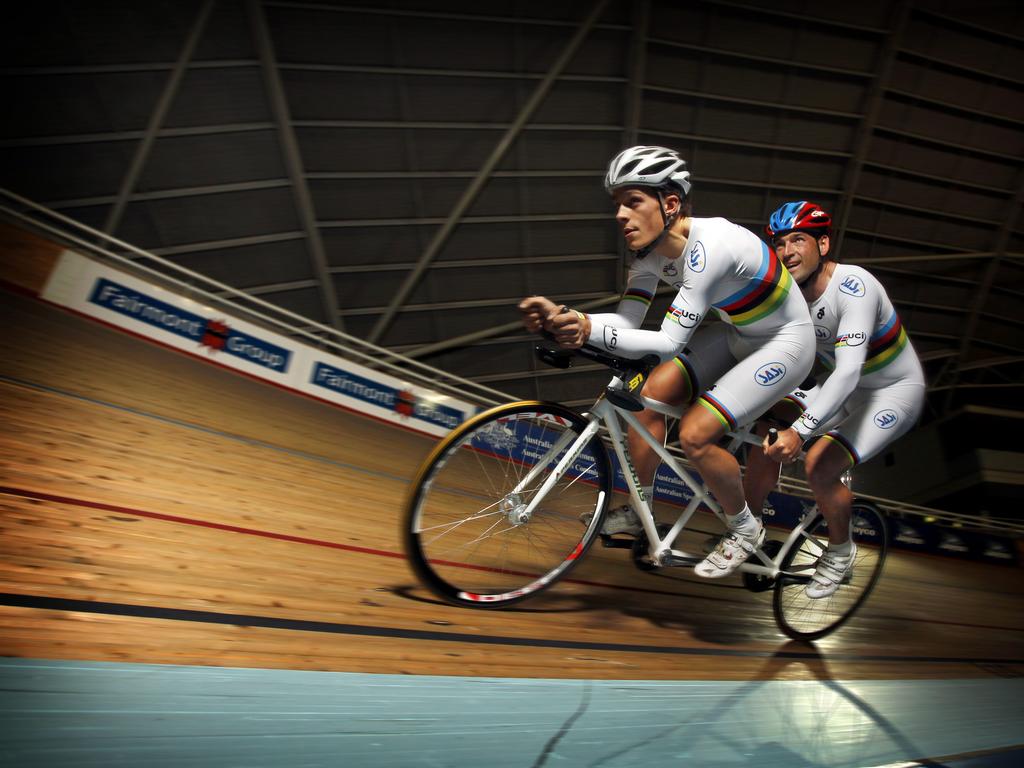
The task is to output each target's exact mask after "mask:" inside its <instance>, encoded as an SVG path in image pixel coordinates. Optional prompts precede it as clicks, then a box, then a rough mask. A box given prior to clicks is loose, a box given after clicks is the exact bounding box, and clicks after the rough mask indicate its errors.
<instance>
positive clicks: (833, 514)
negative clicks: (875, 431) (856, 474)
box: [804, 439, 853, 544]
mask: <svg viewBox="0 0 1024 768" xmlns="http://www.w3.org/2000/svg"><path fill="white" fill-rule="evenodd" d="M851 466H852V461H851V459H850V454H848V453H847V452H846V450H845V449H843V447H842V446H840V445H839V444H838V443H836V442H834V441H832V440H827V439H820V440H818V441H816V442H815V443H814V445H812V446H811V449H810V450H809V451H808V452H807V458H806V459H805V461H804V468H805V469H806V471H807V484H808V485H809V486H811V490H812V491H813V492H814V500H815V501H817V502H818V509H820V510H821V514H822V517H824V518H825V522H827V523H828V540H829V544H844V543H846V542H847V541H849V539H850V508H851V505H852V504H853V493H852V492H851V491H850V489H849V488H847V487H846V485H845V484H844V483H843V481H842V479H841V478H842V476H843V473H844V472H846V471H847V470H848V469H850V467H851Z"/></svg>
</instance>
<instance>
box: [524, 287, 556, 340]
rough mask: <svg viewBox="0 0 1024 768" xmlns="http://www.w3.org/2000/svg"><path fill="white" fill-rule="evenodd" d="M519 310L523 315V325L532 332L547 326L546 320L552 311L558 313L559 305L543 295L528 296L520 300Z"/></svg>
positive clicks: (544, 328)
mask: <svg viewBox="0 0 1024 768" xmlns="http://www.w3.org/2000/svg"><path fill="white" fill-rule="evenodd" d="M519 311H520V312H521V313H522V315H523V326H524V327H525V328H526V330H528V331H529V332H530V333H540V332H541V330H551V329H550V328H546V323H545V321H546V320H547V319H548V316H549V315H551V314H552V313H556V314H557V313H558V305H557V304H555V302H553V301H551V300H550V299H546V298H544V297H543V296H527V297H526V298H525V299H523V300H522V301H520V302H519Z"/></svg>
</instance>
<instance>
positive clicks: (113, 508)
mask: <svg viewBox="0 0 1024 768" xmlns="http://www.w3.org/2000/svg"><path fill="white" fill-rule="evenodd" d="M0 495H5V496H18V497H21V498H25V499H35V500H37V501H52V502H54V503H57V504H68V505H70V506H74V507H86V508H88V509H100V510H103V511H105V512H118V513H120V514H124V515H135V516H136V517H146V518H149V519H151V520H162V521H164V522H168V523H180V524H182V525H196V526H200V527H202V528H213V529H216V530H221V531H229V532H231V533H241V534H245V535H247V536H260V537H262V538H265V539H276V540H278V541H290V542H293V543H295V544H307V545H310V546H314V547H327V548H329V549H340V550H342V551H345V552H357V553H360V554H364V555H377V556H379V557H393V558H397V559H399V560H406V559H407V558H406V556H405V555H404V554H402V553H401V552H389V551H388V550H386V549H373V548H372V547H358V546H356V545H354V544H339V543H337V542H333V541H323V540H321V539H310V538H307V537H305V536H292V535H291V534H287V533H275V532H273V531H261V530H258V529H256V528H243V527H242V526H238V525H227V524H226V523H213V522H210V521H209V520H198V519H196V518H192V517H181V516H179V515H168V514H164V513H163V512H149V511H146V510H142V509H135V508H133V507H123V506H120V505H117V504H107V503H105V502H101V501H89V500H87V499H75V498H72V497H70V496H59V495H57V494H53V493H43V492H41V491H30V490H26V489H24V488H11V487H9V486H0ZM446 564H447V565H453V566H460V567H463V568H470V569H473V570H494V569H491V568H484V567H480V566H474V565H469V564H468V563H466V564H462V563H446ZM563 583H567V584H580V585H582V586H587V587H599V588H601V589H616V590H623V591H627V592H638V593H642V594H648V595H664V596H666V597H675V598H680V597H685V598H689V599H698V600H712V601H714V602H716V603H722V602H740V601H737V600H732V599H730V598H728V597H722V596H721V595H715V596H710V597H709V596H704V595H695V594H692V593H688V592H669V591H667V590H661V589H647V588H644V587H635V586H626V585H623V584H609V583H606V582H600V581H590V580H588V579H574V578H566V579H563ZM879 618H889V619H892V618H897V619H899V620H901V621H908V619H906V618H904V617H896V616H884V617H883V616H880V617H879ZM919 621H922V622H924V623H927V624H942V625H945V626H954V627H970V628H976V629H999V630H1005V631H1008V632H1024V629H1018V628H1017V627H1001V626H992V625H985V624H970V623H965V622H958V621H942V620H941V619H920V620H919Z"/></svg>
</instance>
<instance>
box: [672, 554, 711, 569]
mask: <svg viewBox="0 0 1024 768" xmlns="http://www.w3.org/2000/svg"><path fill="white" fill-rule="evenodd" d="M703 560H704V558H703V557H689V556H687V555H669V556H668V557H667V558H665V561H664V565H666V566H671V567H680V566H682V567H686V568H689V567H692V566H694V565H696V564H697V563H699V562H702V561H703Z"/></svg>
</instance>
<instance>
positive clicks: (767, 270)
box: [712, 242, 793, 325]
mask: <svg viewBox="0 0 1024 768" xmlns="http://www.w3.org/2000/svg"><path fill="white" fill-rule="evenodd" d="M792 285H793V278H792V277H791V276H790V274H789V272H788V271H787V270H786V268H785V267H784V266H782V262H781V261H780V260H779V257H778V256H776V255H775V252H774V251H772V250H770V249H769V248H768V246H767V245H766V244H765V243H763V242H762V243H761V267H760V269H759V270H758V272H757V274H756V275H755V276H754V278H753V279H752V280H751V281H750V282H749V283H748V284H747V285H746V286H744V287H743V288H742V289H741V290H739V291H737V292H736V293H734V294H732V296H727V297H726V298H724V299H722V300H721V301H718V302H715V303H714V304H713V305H712V306H714V307H715V308H716V309H718V310H719V311H720V312H724V313H725V314H727V315H728V316H729V320H730V321H732V324H733V325H750V324H751V323H756V322H757V321H758V320H761V319H763V318H765V317H767V316H768V315H770V314H771V313H772V312H774V311H775V310H776V309H778V308H779V307H780V306H781V305H782V302H783V301H785V299H786V296H787V295H788V294H789V289H790V287H791V286H792Z"/></svg>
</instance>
